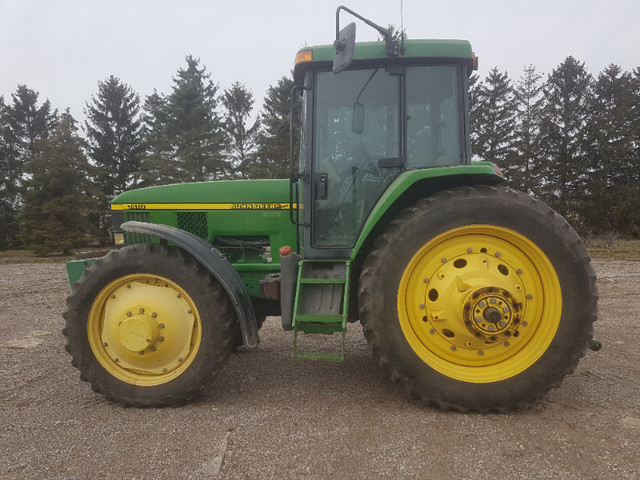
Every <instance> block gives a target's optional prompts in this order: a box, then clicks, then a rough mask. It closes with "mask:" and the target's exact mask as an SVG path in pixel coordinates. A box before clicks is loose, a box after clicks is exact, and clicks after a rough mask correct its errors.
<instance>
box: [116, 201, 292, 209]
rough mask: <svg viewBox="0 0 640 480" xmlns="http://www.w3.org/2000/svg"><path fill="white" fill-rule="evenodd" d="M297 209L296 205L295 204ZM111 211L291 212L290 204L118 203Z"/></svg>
mask: <svg viewBox="0 0 640 480" xmlns="http://www.w3.org/2000/svg"><path fill="white" fill-rule="evenodd" d="M293 208H296V204H295V203H294V204H293ZM111 210H289V204H288V203H268V202H267V203H263V202H256V203H246V202H244V203H116V204H112V205H111Z"/></svg>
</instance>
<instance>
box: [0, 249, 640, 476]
mask: <svg viewBox="0 0 640 480" xmlns="http://www.w3.org/2000/svg"><path fill="white" fill-rule="evenodd" d="M594 265H595V268H596V270H597V272H598V276H599V280H598V286H599V290H600V294H601V301H600V320H599V321H598V322H597V325H596V338H598V339H600V340H601V341H602V342H603V344H604V348H603V349H602V350H601V351H600V352H597V353H593V352H589V353H587V356H586V357H585V359H583V361H582V362H581V363H580V365H579V367H578V370H577V371H576V373H574V374H573V375H572V376H570V377H568V378H566V379H565V381H564V383H563V385H562V387H561V388H560V389H558V390H556V391H554V392H552V393H551V394H550V395H549V396H548V398H547V399H546V400H545V401H544V402H540V403H538V404H536V405H535V406H534V407H532V408H531V409H528V410H525V411H521V412H514V413H509V414H503V415H500V414H490V415H479V414H460V413H451V412H448V413H447V412H441V411H439V410H435V409H433V408H430V407H425V406H422V405H420V404H418V403H416V402H413V401H410V400H407V399H406V398H405V396H404V394H403V393H402V392H401V390H400V389H399V387H397V386H393V385H391V384H390V383H389V382H387V380H386V379H385V378H384V377H383V376H382V374H381V372H380V371H379V369H378V368H377V367H376V365H375V364H374V361H373V359H372V357H371V354H370V353H369V350H368V347H367V344H366V342H365V340H364V338H363V336H362V331H361V329H360V326H359V324H355V325H350V330H349V333H348V337H347V349H346V351H347V353H346V357H345V361H344V362H343V363H342V364H332V363H327V362H299V361H294V360H291V359H290V358H289V356H290V349H291V345H292V335H291V332H283V331H282V330H281V328H280V326H279V319H277V318H271V319H269V320H267V322H266V324H265V326H264V327H263V329H262V330H261V339H262V342H261V344H260V346H259V347H258V349H257V350H256V351H253V352H240V353H238V354H235V355H233V356H232V358H231V360H230V361H229V364H228V365H227V366H226V367H225V369H224V370H223V371H222V373H221V374H220V375H219V376H218V378H217V381H216V382H215V383H214V385H213V386H211V387H210V388H209V389H208V390H207V391H206V393H205V395H204V396H203V397H202V398H200V399H199V400H198V401H196V402H193V403H191V404H189V405H186V406H184V407H181V408H174V409H144V410H139V409H134V408H124V407H122V406H120V405H118V404H113V403H109V402H107V401H106V400H104V398H103V397H102V396H100V395H97V394H95V393H93V392H92V391H91V389H90V388H89V386H88V385H87V384H86V383H84V382H82V381H80V379H79V375H78V372H77V371H76V370H75V369H74V368H72V367H71V365H70V358H69V356H68V354H67V353H66V352H65V350H64V338H63V336H62V334H61V330H62V326H63V319H62V315H61V313H62V311H63V310H64V308H65V307H64V301H65V297H66V296H67V295H68V293H69V291H70V289H69V286H68V284H67V281H66V275H65V272H64V266H63V265H61V264H39V265H27V264H17V265H0V291H3V292H4V294H3V295H2V298H0V478H1V479H30V480H31V479H88V478H102V479H142V478H157V479H165V478H166V479H205V478H206V479H243V478H247V479H284V478H305V479H326V478H330V477H335V476H339V477H341V478H343V479H351V478H353V479H361V478H368V479H375V478H394V479H396V478H435V479H447V478H456V479H474V480H477V479H485V478H487V479H488V478H492V479H493V478H526V479H549V478H554V479H613V478H615V479H637V478H640V473H639V472H640V323H639V322H638V311H640V296H639V295H638V293H637V291H638V285H640V262H637V261H636V262H634V261H620V260H602V259H598V260H595V261H594Z"/></svg>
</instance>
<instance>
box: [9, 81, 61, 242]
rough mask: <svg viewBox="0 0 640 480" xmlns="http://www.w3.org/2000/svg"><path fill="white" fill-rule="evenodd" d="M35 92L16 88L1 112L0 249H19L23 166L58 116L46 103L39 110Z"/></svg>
mask: <svg viewBox="0 0 640 480" xmlns="http://www.w3.org/2000/svg"><path fill="white" fill-rule="evenodd" d="M38 96H39V94H38V92H36V91H34V90H31V89H30V88H27V87H26V86H25V85H19V86H18V88H17V90H16V92H15V93H13V94H11V102H10V103H8V104H4V101H3V102H2V104H3V105H2V108H1V109H0V110H1V111H0V141H1V142H2V145H1V147H0V167H1V168H2V178H0V182H1V183H0V232H1V233H0V248H7V247H18V246H19V240H18V237H17V233H18V223H17V215H18V213H19V212H20V210H21V208H22V206H23V203H24V201H23V191H24V188H25V179H26V178H28V173H27V172H26V171H25V164H26V163H27V162H28V161H30V160H31V159H32V158H33V156H34V155H35V153H36V144H37V142H39V141H40V140H42V139H45V138H47V137H48V136H49V134H50V132H51V130H52V129H53V127H54V124H55V121H56V117H57V114H58V112H57V111H53V112H52V111H51V104H50V102H49V100H46V101H45V102H44V103H43V104H42V105H40V106H38Z"/></svg>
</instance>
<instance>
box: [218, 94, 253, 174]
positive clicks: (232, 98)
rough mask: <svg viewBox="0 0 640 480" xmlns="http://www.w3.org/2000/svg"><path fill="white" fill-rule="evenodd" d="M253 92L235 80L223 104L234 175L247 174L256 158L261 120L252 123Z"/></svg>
mask: <svg viewBox="0 0 640 480" xmlns="http://www.w3.org/2000/svg"><path fill="white" fill-rule="evenodd" d="M253 103H254V102H253V94H252V93H251V91H250V90H248V89H247V88H246V87H245V86H244V85H241V84H240V83H238V82H235V83H234V84H233V85H232V86H231V88H228V89H227V90H225V92H224V94H223V96H222V104H223V106H224V109H225V120H224V131H225V133H226V135H227V140H226V145H227V160H228V161H229V162H230V167H231V169H232V174H233V176H246V172H247V171H248V169H249V167H250V165H251V163H252V162H253V161H254V160H255V151H256V141H257V136H258V128H259V126H260V122H259V121H258V120H256V121H255V122H254V123H253V125H251V126H248V124H249V123H250V116H251V110H252V109H253Z"/></svg>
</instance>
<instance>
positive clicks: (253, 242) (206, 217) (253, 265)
mask: <svg viewBox="0 0 640 480" xmlns="http://www.w3.org/2000/svg"><path fill="white" fill-rule="evenodd" d="M111 209H112V210H114V211H115V210H117V211H122V212H123V214H124V221H129V220H136V221H143V222H151V223H156V224H163V225H169V226H172V227H177V228H180V229H182V230H185V231H188V232H190V233H192V234H194V235H196V236H199V237H200V238H202V239H204V240H206V241H208V242H209V243H211V244H212V245H214V246H215V247H216V248H218V249H219V250H220V251H222V252H223V253H224V254H225V256H227V258H228V259H229V261H231V263H232V264H233V266H234V268H235V269H236V270H237V271H238V272H239V273H240V276H241V277H242V278H243V281H244V284H245V286H246V288H247V291H248V292H249V294H250V295H251V296H253V297H259V296H260V286H259V281H260V279H262V278H264V277H265V276H266V275H268V274H269V273H273V272H279V271H280V255H279V253H278V251H279V249H280V247H282V246H285V245H289V246H291V247H293V248H294V249H296V247H297V232H296V228H295V226H294V225H293V224H292V223H291V222H290V220H289V181H288V180H228V181H226V180H224V181H215V182H199V183H188V184H177V185H163V186H158V187H149V188H143V189H139V190H132V191H128V192H124V193H122V194H121V195H119V196H118V197H116V198H115V199H114V200H113V201H112V203H111ZM126 238H127V243H138V242H149V241H157V239H151V238H145V236H143V235H135V234H134V235H130V234H127V236H126Z"/></svg>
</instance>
